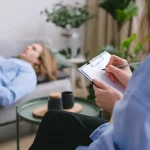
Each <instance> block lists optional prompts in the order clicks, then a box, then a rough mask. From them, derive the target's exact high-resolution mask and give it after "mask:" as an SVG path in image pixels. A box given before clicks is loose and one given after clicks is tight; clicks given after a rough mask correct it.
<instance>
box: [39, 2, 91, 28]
mask: <svg viewBox="0 0 150 150" xmlns="http://www.w3.org/2000/svg"><path fill="white" fill-rule="evenodd" d="M43 13H44V14H45V15H46V17H47V18H46V21H47V22H53V23H54V24H55V25H56V26H59V27H62V28H66V29H68V28H69V29H71V28H79V27H80V26H81V25H82V24H84V23H85V22H86V21H88V20H89V19H91V18H93V17H94V15H90V14H89V12H88V10H87V6H80V5H79V3H75V5H74V6H72V5H65V4H63V3H62V2H61V3H58V4H56V5H55V6H54V8H53V10H52V11H50V10H49V9H48V8H45V10H44V11H42V14H43Z"/></svg>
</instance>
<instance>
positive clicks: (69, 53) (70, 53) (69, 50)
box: [68, 48, 72, 56]
mask: <svg viewBox="0 0 150 150" xmlns="http://www.w3.org/2000/svg"><path fill="white" fill-rule="evenodd" d="M68 55H69V56H71V55H72V51H71V48H68Z"/></svg>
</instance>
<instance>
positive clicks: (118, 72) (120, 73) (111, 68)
mask: <svg viewBox="0 0 150 150" xmlns="http://www.w3.org/2000/svg"><path fill="white" fill-rule="evenodd" d="M106 72H109V73H113V74H114V75H115V77H116V78H117V79H118V80H119V81H120V80H121V79H122V78H123V77H124V76H125V72H124V71H122V70H121V69H119V68H117V67H114V66H112V65H110V66H109V67H108V68H107V69H106ZM111 78H113V77H111Z"/></svg>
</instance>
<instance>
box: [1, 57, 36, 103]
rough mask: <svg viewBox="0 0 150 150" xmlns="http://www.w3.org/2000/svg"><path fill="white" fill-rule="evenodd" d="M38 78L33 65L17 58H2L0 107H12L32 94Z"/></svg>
mask: <svg viewBox="0 0 150 150" xmlns="http://www.w3.org/2000/svg"><path fill="white" fill-rule="evenodd" d="M36 84H37V77H36V74H35V71H34V69H33V68H32V66H31V64H29V63H27V62H25V61H22V60H20V59H17V58H8V59H5V58H3V57H0V106H10V105H11V104H13V103H15V102H16V101H18V100H19V99H21V98H22V97H24V96H25V95H27V94H29V93H31V92H32V91H33V90H34V89H35V87H36Z"/></svg>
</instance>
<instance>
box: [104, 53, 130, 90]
mask: <svg viewBox="0 0 150 150" xmlns="http://www.w3.org/2000/svg"><path fill="white" fill-rule="evenodd" d="M125 64H128V62H127V60H125V59H122V58H120V57H118V56H115V55H112V56H111V58H110V60H109V62H108V64H107V65H106V75H107V76H108V77H109V78H110V79H111V80H112V81H113V82H118V81H119V82H120V83H121V84H122V85H123V87H124V88H126V87H127V85H128V81H129V80H130V78H131V76H132V72H131V70H130V68H129V67H125V68H121V69H119V68H117V67H115V66H120V65H125Z"/></svg>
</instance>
